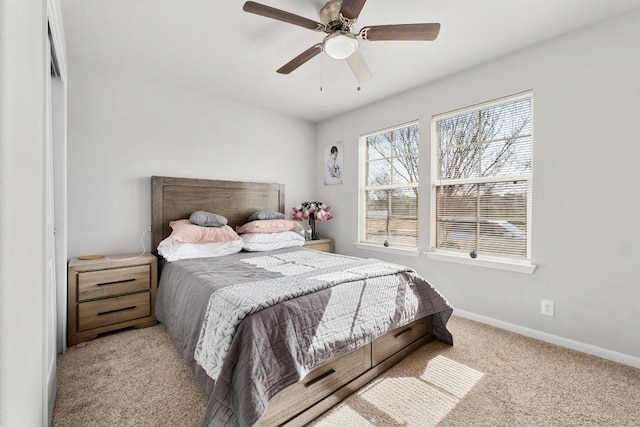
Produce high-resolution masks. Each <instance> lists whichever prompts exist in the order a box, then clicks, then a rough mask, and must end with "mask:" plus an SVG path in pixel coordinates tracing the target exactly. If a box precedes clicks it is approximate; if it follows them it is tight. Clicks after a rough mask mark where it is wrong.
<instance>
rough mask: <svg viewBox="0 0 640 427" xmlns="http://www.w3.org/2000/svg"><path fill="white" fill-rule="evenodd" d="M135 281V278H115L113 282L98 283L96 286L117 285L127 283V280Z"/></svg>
mask: <svg viewBox="0 0 640 427" xmlns="http://www.w3.org/2000/svg"><path fill="white" fill-rule="evenodd" d="M135 281H136V279H123V280H116V281H115V282H105V283H98V284H97V286H106V285H117V284H118V283H127V282H135Z"/></svg>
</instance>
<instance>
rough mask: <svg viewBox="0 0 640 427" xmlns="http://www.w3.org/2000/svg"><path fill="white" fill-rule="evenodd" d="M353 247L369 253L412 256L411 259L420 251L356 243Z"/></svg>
mask: <svg viewBox="0 0 640 427" xmlns="http://www.w3.org/2000/svg"><path fill="white" fill-rule="evenodd" d="M353 245H354V246H355V247H356V248H358V249H366V250H369V251H376V252H385V253H388V254H395V255H405V256H412V257H417V256H418V255H420V251H418V249H416V248H398V247H385V246H382V245H372V244H370V243H358V242H354V243H353Z"/></svg>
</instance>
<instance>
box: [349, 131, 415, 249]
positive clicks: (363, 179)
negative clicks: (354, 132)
mask: <svg viewBox="0 0 640 427" xmlns="http://www.w3.org/2000/svg"><path fill="white" fill-rule="evenodd" d="M410 126H417V127H418V141H417V146H418V161H419V159H420V148H419V145H420V121H419V120H417V119H415V120H411V121H408V122H404V123H401V124H398V125H394V126H389V127H386V128H382V129H378V130H375V131H371V132H367V133H363V134H361V135H360V138H359V157H360V162H359V168H358V170H359V173H358V240H357V242H355V243H354V244H355V246H356V247H358V248H359V249H370V250H376V251H381V252H388V253H395V254H399V255H409V256H418V255H419V254H420V252H419V250H418V246H419V245H420V233H419V228H420V216H419V210H420V209H419V204H420V181H419V180H418V181H417V182H415V183H406V184H389V186H388V187H390V188H392V187H395V188H416V191H417V193H418V200H417V203H416V243H415V246H414V245H398V244H389V246H384V245H383V244H377V243H375V242H369V241H366V224H367V221H366V214H367V209H366V205H367V203H366V195H367V191H368V190H370V189H371V187H372V186H370V185H369V184H368V182H367V176H366V171H367V155H366V154H367V151H366V150H367V149H368V147H367V138H368V137H370V136H373V135H378V134H382V133H386V132H393V131H395V130H398V129H403V128H407V127H410ZM392 157H397V156H392ZM418 167H419V164H418Z"/></svg>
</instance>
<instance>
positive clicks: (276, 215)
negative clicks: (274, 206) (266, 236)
mask: <svg viewBox="0 0 640 427" xmlns="http://www.w3.org/2000/svg"><path fill="white" fill-rule="evenodd" d="M284 218H285V217H284V214H283V213H281V212H276V211H258V212H255V213H252V214H251V216H250V217H249V219H248V221H249V222H251V221H255V220H264V219H284Z"/></svg>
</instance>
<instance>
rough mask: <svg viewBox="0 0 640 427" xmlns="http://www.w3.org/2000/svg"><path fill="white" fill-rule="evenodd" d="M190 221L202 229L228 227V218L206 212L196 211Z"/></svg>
mask: <svg viewBox="0 0 640 427" xmlns="http://www.w3.org/2000/svg"><path fill="white" fill-rule="evenodd" d="M189 221H191V222H192V223H194V224H197V225H200V226H202V227H222V226H225V225H227V218H225V217H223V216H222V215H218V214H214V213H211V212H205V211H196V212H194V213H192V214H191V216H190V217H189Z"/></svg>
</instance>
